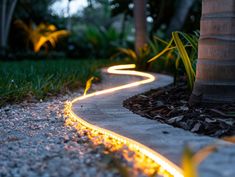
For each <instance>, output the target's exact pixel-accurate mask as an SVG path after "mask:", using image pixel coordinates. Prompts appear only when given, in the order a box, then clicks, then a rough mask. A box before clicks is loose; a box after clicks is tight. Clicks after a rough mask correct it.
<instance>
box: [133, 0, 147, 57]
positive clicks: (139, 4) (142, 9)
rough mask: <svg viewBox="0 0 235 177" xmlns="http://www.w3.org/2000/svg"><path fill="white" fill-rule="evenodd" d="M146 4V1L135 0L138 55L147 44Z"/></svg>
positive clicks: (136, 48)
mask: <svg viewBox="0 0 235 177" xmlns="http://www.w3.org/2000/svg"><path fill="white" fill-rule="evenodd" d="M146 4H147V2H146V0H134V21H135V51H136V53H137V54H139V50H140V49H141V48H143V47H144V45H145V44H146V43H147V24H146V23H147V22H146Z"/></svg>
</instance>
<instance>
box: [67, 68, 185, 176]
mask: <svg viewBox="0 0 235 177" xmlns="http://www.w3.org/2000/svg"><path fill="white" fill-rule="evenodd" d="M134 68H135V65H134V64H128V65H117V66H112V67H109V68H108V70H107V71H108V73H112V74H122V75H134V76H141V77H146V78H147V79H144V80H141V81H136V82H133V83H130V84H125V85H121V86H117V87H113V88H110V89H105V90H101V91H97V92H94V93H91V94H87V95H84V96H80V97H77V98H75V99H74V100H72V101H71V102H67V104H66V107H65V110H66V112H67V113H68V115H69V117H70V118H71V119H72V120H73V122H79V123H80V124H81V125H82V126H84V127H86V128H88V129H89V130H91V131H93V132H96V133H97V132H98V133H100V134H102V135H104V136H105V137H110V138H113V139H114V140H116V141H118V142H121V143H123V144H125V145H127V146H128V147H130V148H131V149H135V150H136V151H138V152H140V153H141V154H144V155H145V156H147V157H148V158H150V159H151V160H153V161H154V162H155V163H156V164H158V165H159V166H160V167H161V168H162V169H163V171H166V172H167V173H163V175H164V174H165V176H168V174H171V175H172V176H174V177H183V172H182V170H181V169H180V168H179V167H178V166H176V165H175V164H174V163H172V162H171V161H169V160H168V159H166V158H165V157H164V156H162V155H161V154H159V153H157V152H156V151H154V150H152V149H150V148H149V147H147V146H145V145H143V144H141V143H139V142H137V141H135V140H132V139H130V138H127V137H124V136H122V135H119V134H117V133H115V132H112V131H110V130H107V129H104V128H101V127H98V126H95V125H92V124H90V123H88V122H87V121H85V120H84V119H82V118H81V117H78V116H77V115H76V114H75V113H74V112H73V110H72V106H73V103H75V102H77V101H79V100H84V99H86V98H89V97H92V96H96V95H101V94H106V93H110V92H114V91H117V90H121V89H125V88H130V87H134V86H138V85H142V84H146V83H150V82H153V81H154V80H155V77H154V76H153V75H151V74H148V73H144V72H139V71H134V70H123V69H134Z"/></svg>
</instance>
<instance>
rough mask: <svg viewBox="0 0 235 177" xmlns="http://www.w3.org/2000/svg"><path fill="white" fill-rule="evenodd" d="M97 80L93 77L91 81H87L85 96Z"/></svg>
mask: <svg viewBox="0 0 235 177" xmlns="http://www.w3.org/2000/svg"><path fill="white" fill-rule="evenodd" d="M94 79H95V78H94V77H93V76H92V77H91V78H90V79H88V80H87V82H86V88H85V90H84V94H83V95H86V94H87V91H88V90H89V89H90V88H91V85H92V81H93V80H94Z"/></svg>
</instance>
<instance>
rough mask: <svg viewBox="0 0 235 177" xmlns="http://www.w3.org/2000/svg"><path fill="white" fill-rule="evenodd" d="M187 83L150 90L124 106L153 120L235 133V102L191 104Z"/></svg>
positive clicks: (207, 131) (206, 131)
mask: <svg viewBox="0 0 235 177" xmlns="http://www.w3.org/2000/svg"><path fill="white" fill-rule="evenodd" d="M189 96H190V92H189V91H188V90H187V86H186V84H185V83H183V82H181V83H179V84H177V85H176V86H174V85H170V86H167V87H163V88H159V89H156V90H150V91H148V92H146V93H142V94H140V95H136V96H134V97H131V98H129V99H127V100H125V101H124V103H123V105H124V107H126V108H128V109H129V110H131V111H132V112H134V113H136V114H139V115H141V116H143V117H147V118H149V119H154V120H158V121H160V122H162V123H167V124H170V125H172V126H174V127H179V128H183V129H185V130H189V131H191V132H194V133H198V134H203V135H209V136H212V137H224V136H231V135H235V103H234V104H223V105H215V106H210V107H203V106H196V107H195V106H194V107H190V106H189V104H188V100H189Z"/></svg>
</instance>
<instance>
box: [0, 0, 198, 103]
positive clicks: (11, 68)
mask: <svg viewBox="0 0 235 177" xmlns="http://www.w3.org/2000/svg"><path fill="white" fill-rule="evenodd" d="M81 1H82V0H40V1H38V0H2V1H0V11H1V12H2V13H0V60H2V61H0V73H1V75H0V98H1V100H2V102H0V105H1V104H2V105H3V104H5V103H8V102H15V101H20V100H23V98H26V97H33V98H37V99H44V98H46V97H47V96H48V95H56V94H59V93H63V92H65V91H67V90H68V91H71V89H77V88H80V87H81V86H84V82H85V80H87V79H88V78H89V77H90V76H92V75H94V74H95V70H94V68H95V69H96V68H98V67H103V66H104V65H111V64H116V63H135V64H136V65H137V69H139V70H149V71H152V72H162V73H168V74H171V75H173V76H174V77H175V81H176V80H177V78H178V76H185V77H187V79H188V85H189V88H191V87H192V82H194V79H195V77H194V76H195V66H196V62H197V43H198V35H199V34H198V33H197V32H196V33H195V31H197V30H198V29H199V24H200V15H201V1H200V0H146V8H145V9H144V11H145V14H146V18H145V17H144V18H143V19H144V20H145V21H146V24H147V25H146V26H147V30H146V33H145V35H146V38H147V41H146V43H145V44H144V45H143V46H142V47H141V48H139V51H136V49H135V42H136V40H135V34H136V31H137V28H136V26H135V23H136V18H135V17H134V14H135V13H134V10H135V9H134V3H135V2H137V1H133V0H83V2H85V5H83V6H82V7H81V8H78V10H77V12H74V11H73V12H72V11H71V10H72V6H71V5H74V4H76V3H77V5H78V4H81ZM73 2H74V4H73ZM56 3H57V4H59V5H60V6H61V7H62V10H59V9H57V7H56V6H55V4H56ZM137 20H138V19H137ZM174 31H182V32H174ZM172 32H174V33H172ZM172 34H174V35H173V36H172ZM110 59H111V60H110ZM25 60H26V61H25ZM52 60H53V61H52ZM150 61H151V62H150ZM89 68H91V69H89ZM92 68H93V69H92ZM96 75H97V74H96Z"/></svg>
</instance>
